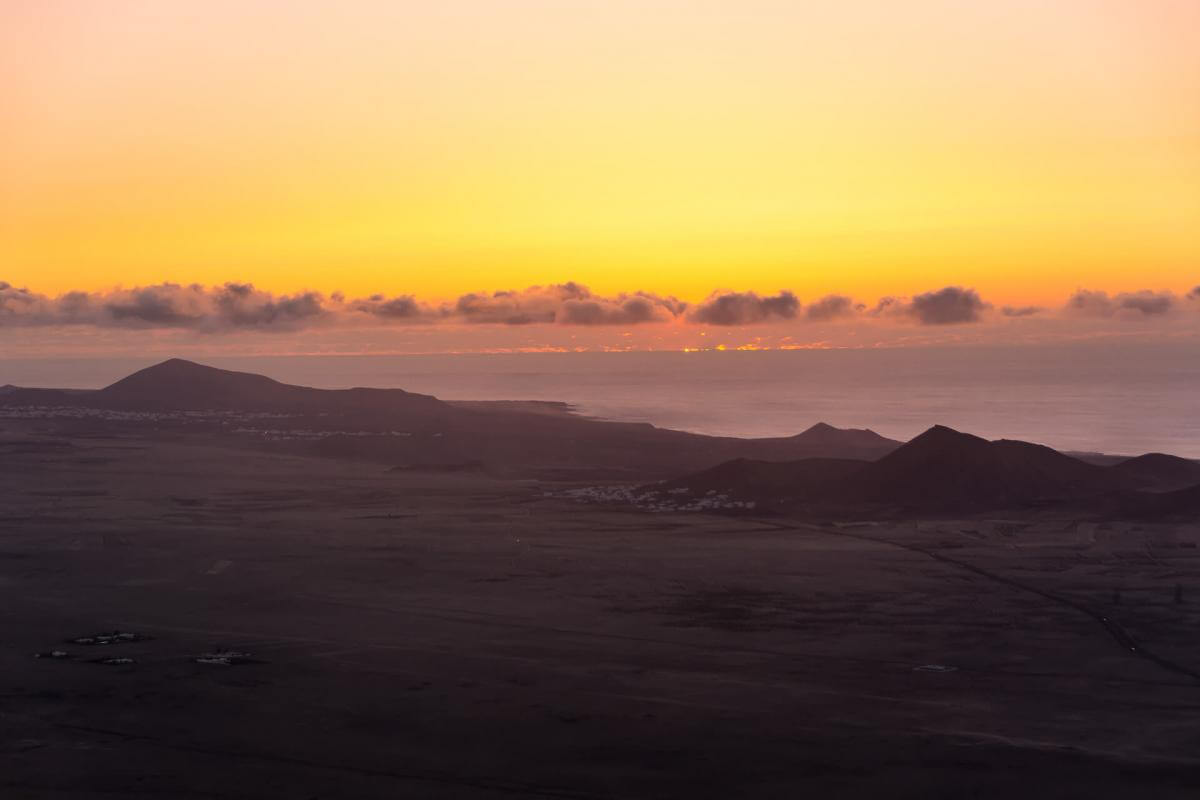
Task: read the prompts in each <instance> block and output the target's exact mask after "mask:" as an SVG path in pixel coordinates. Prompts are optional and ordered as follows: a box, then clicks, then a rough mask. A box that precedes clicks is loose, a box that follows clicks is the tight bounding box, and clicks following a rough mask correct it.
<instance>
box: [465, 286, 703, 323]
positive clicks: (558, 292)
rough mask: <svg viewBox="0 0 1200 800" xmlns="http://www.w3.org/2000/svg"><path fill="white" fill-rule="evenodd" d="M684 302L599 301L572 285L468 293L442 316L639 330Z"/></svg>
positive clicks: (629, 297)
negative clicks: (627, 326)
mask: <svg viewBox="0 0 1200 800" xmlns="http://www.w3.org/2000/svg"><path fill="white" fill-rule="evenodd" d="M686 305H687V304H686V303H683V302H682V301H680V300H677V299H675V298H674V297H662V296H659V295H656V294H651V293H649V292H635V293H633V294H625V293H622V294H619V295H616V296H614V297H603V296H601V295H596V294H593V293H592V292H591V290H590V289H588V288H587V287H586V286H583V285H582V284H578V283H575V282H574V281H571V282H568V283H560V284H553V285H550V286H531V287H529V288H528V289H524V290H521V291H502V292H493V293H491V294H482V293H471V294H465V295H463V296H461V297H459V298H458V300H457V301H455V302H454V304H453V305H450V306H444V307H443V308H442V310H441V316H442V317H443V318H446V319H450V320H459V321H463V322H469V323H491V324H503V325H532V324H536V323H551V322H556V323H558V324H560V325H637V324H639V323H644V322H668V321H670V320H672V319H674V318H675V317H676V316H678V315H679V314H681V313H682V312H683V310H684V308H686Z"/></svg>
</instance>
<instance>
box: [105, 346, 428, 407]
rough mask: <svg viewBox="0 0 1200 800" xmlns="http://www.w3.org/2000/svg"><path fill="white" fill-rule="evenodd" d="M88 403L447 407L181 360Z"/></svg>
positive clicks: (395, 393)
mask: <svg viewBox="0 0 1200 800" xmlns="http://www.w3.org/2000/svg"><path fill="white" fill-rule="evenodd" d="M93 399H94V400H95V401H97V402H98V403H99V404H101V405H102V406H103V407H106V408H122V409H134V410H208V409H213V410H232V411H280V412H303V411H317V410H331V411H389V410H391V411H400V410H409V411H411V410H414V409H420V410H423V411H433V410H435V409H437V410H447V409H448V408H449V407H448V406H445V404H443V403H441V401H439V400H437V399H436V398H433V397H430V396H428V395H420V394H412V393H410V392H406V391H404V390H402V389H313V388H310V387H307V386H293V385H291V384H286V383H280V382H279V381H277V380H274V379H272V378H268V377H266V376H265V375H256V374H253V373H249V372H234V371H232V370H225V369H217V368H216V367H209V366H205V365H203V364H197V363H195V362H193V361H186V360H184V359H181V358H172V359H169V360H167V361H163V362H162V363H159V364H155V365H154V366H152V367H146V368H145V369H143V370H139V371H137V372H135V373H133V374H132V375H129V376H127V377H125V378H122V379H121V380H119V381H117V382H116V383H114V384H112V385H110V386H106V387H105V388H103V389H101V390H100V391H98V392H96V394H95V397H94V398H93Z"/></svg>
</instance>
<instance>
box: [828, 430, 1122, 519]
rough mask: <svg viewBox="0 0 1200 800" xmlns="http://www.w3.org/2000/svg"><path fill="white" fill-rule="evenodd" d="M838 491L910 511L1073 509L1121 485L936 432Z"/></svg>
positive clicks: (1047, 455)
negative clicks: (1068, 505) (1070, 504)
mask: <svg viewBox="0 0 1200 800" xmlns="http://www.w3.org/2000/svg"><path fill="white" fill-rule="evenodd" d="M853 478H854V482H853V485H851V486H844V487H842V492H841V495H842V497H844V498H846V499H853V500H856V501H866V502H873V503H881V504H886V505H891V506H897V507H900V508H906V509H914V510H939V511H955V510H973V509H979V510H983V509H1000V508H1016V507H1025V506H1031V505H1045V504H1049V503H1054V502H1062V501H1076V500H1081V499H1085V498H1093V497H1098V496H1101V495H1103V494H1105V493H1106V492H1112V491H1117V490H1119V489H1121V488H1122V487H1123V486H1124V485H1125V483H1124V481H1122V480H1121V479H1120V478H1119V477H1117V476H1114V475H1113V474H1112V473H1111V472H1110V471H1109V470H1107V469H1106V468H1104V467H1098V466H1095V465H1092V464H1086V463H1084V462H1082V461H1079V460H1078V459H1074V458H1071V457H1070V456H1066V455H1063V454H1062V453H1059V452H1058V451H1056V450H1052V449H1051V448H1049V447H1044V446H1042V445H1038V444H1030V443H1029V442H1019V441H1012V440H1007V439H1001V440H998V441H994V442H989V441H988V440H986V439H981V438H980V437H978V436H972V435H970V434H967V433H960V432H958V431H956V430H953V429H951V428H947V427H944V426H942V425H935V426H934V427H932V428H930V429H929V430H927V431H925V432H924V433H922V434H921V435H920V436H918V437H917V438H915V439H913V440H912V441H910V442H908V443H907V444H905V445H904V446H903V447H900V448H899V449H897V450H896V451H895V452H893V453H890V454H888V455H887V456H884V457H883V458H881V459H880V460H879V461H877V462H875V463H873V464H870V465H868V466H867V467H866V468H864V469H863V470H862V471H860V472H858V473H857V474H856V475H854V476H853Z"/></svg>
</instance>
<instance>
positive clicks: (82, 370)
mask: <svg viewBox="0 0 1200 800" xmlns="http://www.w3.org/2000/svg"><path fill="white" fill-rule="evenodd" d="M155 360H156V359H154V358H146V359H134V358H89V359H19V358H16V359H14V358H0V384H4V383H14V384H17V385H25V386H71V387H78V388H94V387H100V386H104V385H106V384H108V383H110V382H111V381H113V380H116V379H118V378H120V377H121V376H123V375H125V374H128V373H129V372H131V371H133V370H135V369H138V368H141V367H143V366H147V365H149V364H150V363H153V362H154V361H155ZM196 360H200V361H204V362H205V363H210V364H213V365H214V366H220V367H225V368H228V369H239V370H246V371H251V372H259V373H263V374H266V375H269V376H271V377H273V378H277V379H279V380H282V381H286V382H289V383H299V384H305V385H310V386H320V387H326V388H341V387H349V386H378V387H398V388H403V389H407V390H410V391H414V392H422V393H426V394H433V395H436V396H438V397H441V398H443V399H450V400H501V399H503V400H561V401H565V402H568V403H571V404H572V405H574V406H575V407H576V408H577V409H578V410H579V411H580V412H581V413H584V414H588V415H592V416H597V417H604V418H608V419H615V420H627V421H640V422H650V423H653V424H655V425H660V426H663V427H669V428H678V429H681V430H688V431H696V432H701V433H710V434H721V435H729V436H787V435H791V434H794V433H797V432H799V431H801V430H803V429H805V428H807V427H808V426H810V425H812V424H813V423H815V422H818V421H823V422H828V423H829V424H831V425H836V426H838V427H866V428H872V429H873V430H876V431H878V432H879V433H881V434H883V435H885V436H890V437H894V438H897V439H908V438H911V437H912V436H914V435H916V434H918V433H920V432H921V431H922V430H924V429H925V428H927V427H929V426H930V425H933V424H939V423H940V424H943V425H949V426H951V427H954V428H957V429H959V430H964V431H968V432H971V433H975V434H978V435H980V436H985V437H987V438H991V439H994V438H1013V439H1024V440H1027V441H1034V442H1040V443H1043V444H1048V445H1050V446H1052V447H1056V448H1059V449H1065V450H1087V451H1099V452H1106V453H1121V454H1136V453H1142V452H1151V451H1160V452H1169V453H1176V454H1178V455H1184V456H1189V457H1200V349H1198V348H1197V345H1196V343H1195V342H1191V341H1175V342H1167V343H1161V342H1160V343H1148V342H1123V341H1091V342H1080V343H1074V344H1067V345H1054V346H1040V345H1039V346H1032V345H1027V346H1006V347H979V346H975V347H940V348H892V349H860V350H793V351H752V352H746V351H732V352H699V353H679V352H629V353H520V354H500V355H497V354H466V355H459V354H455V355H412V356H247V357H214V358H203V357H196Z"/></svg>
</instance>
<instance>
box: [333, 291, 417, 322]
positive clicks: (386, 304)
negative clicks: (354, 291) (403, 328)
mask: <svg viewBox="0 0 1200 800" xmlns="http://www.w3.org/2000/svg"><path fill="white" fill-rule="evenodd" d="M346 307H347V308H348V309H350V310H351V311H352V312H355V313H358V314H365V315H367V316H369V317H375V318H377V319H382V320H415V319H419V318H421V317H422V316H424V315H425V314H427V313H428V309H426V308H424V307H423V306H422V305H421V304H420V303H418V302H417V300H416V298H414V297H413V296H412V295H411V294H403V295H398V296H396V297H387V296H385V295H382V294H373V295H371V296H370V297H364V298H363V299H361V300H353V301H351V302H350V303H349V304H347V306H346Z"/></svg>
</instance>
